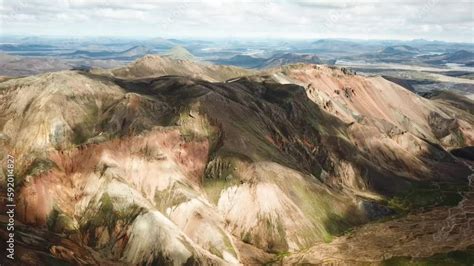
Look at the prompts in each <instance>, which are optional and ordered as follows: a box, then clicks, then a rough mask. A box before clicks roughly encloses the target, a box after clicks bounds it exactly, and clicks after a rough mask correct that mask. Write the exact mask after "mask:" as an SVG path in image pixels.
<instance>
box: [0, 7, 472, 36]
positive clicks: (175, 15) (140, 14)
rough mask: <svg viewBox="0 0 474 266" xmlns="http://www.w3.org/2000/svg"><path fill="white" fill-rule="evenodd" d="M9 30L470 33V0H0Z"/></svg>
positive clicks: (185, 33) (158, 33) (165, 33)
mask: <svg viewBox="0 0 474 266" xmlns="http://www.w3.org/2000/svg"><path fill="white" fill-rule="evenodd" d="M0 1H1V2H0V3H1V4H0V10H1V13H0V20H1V24H0V27H1V31H2V32H3V33H7V34H31V33H32V32H34V33H36V34H45V35H49V34H54V35H72V34H74V35H92V36H93V35H104V34H105V35H121V36H143V37H148V36H162V37H203V38H204V37H224V38H225V37H229V36H232V37H260V38H266V37H272V38H290V37H305V38H320V37H341V38H345V37H347V38H374V39H380V38H391V39H407V38H426V39H445V40H454V41H470V42H472V41H473V36H474V32H473V28H474V19H473V13H474V2H473V1H470V0H456V1H451V0H421V1H420V0H395V1H390V2H388V1H382V0H361V1H357V0H333V1H329V0H325V1H289V0H286V1H285V0H260V1H236V0H225V1H215V0H203V1H166V0H165V1H153V0H136V1H133V2H132V1H128V0H51V1H42V0H0Z"/></svg>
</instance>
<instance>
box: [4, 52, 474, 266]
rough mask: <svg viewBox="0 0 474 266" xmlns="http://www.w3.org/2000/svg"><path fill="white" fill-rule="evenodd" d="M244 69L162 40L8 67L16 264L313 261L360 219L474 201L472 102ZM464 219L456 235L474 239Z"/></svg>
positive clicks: (7, 143) (348, 77)
mask: <svg viewBox="0 0 474 266" xmlns="http://www.w3.org/2000/svg"><path fill="white" fill-rule="evenodd" d="M243 74H254V73H252V72H248V71H244V70H241V69H238V68H232V67H221V66H211V65H200V64H197V63H192V62H189V61H181V60H177V61H176V60H171V59H169V58H163V57H158V56H147V57H145V58H143V59H140V60H138V61H136V62H135V63H133V64H131V65H129V66H128V67H126V68H121V69H116V70H113V71H111V72H108V71H105V70H104V71H92V73H91V72H81V71H63V72H55V73H49V74H43V75H38V76H31V77H25V78H17V79H8V80H5V81H3V82H1V83H0V129H1V135H0V141H1V142H2V145H1V149H0V155H1V156H4V157H5V156H6V154H11V155H13V156H15V158H16V164H15V165H16V169H15V173H16V187H17V199H18V201H17V218H18V230H19V231H20V232H22V233H21V235H20V236H19V238H18V246H19V248H18V258H21V259H20V260H19V261H17V264H18V265H24V264H34V265H49V264H51V263H59V262H68V263H73V264H113V263H116V264H153V263H154V264H158V265H167V264H174V265H181V264H190V265H223V264H238V263H243V264H248V265H250V264H263V263H268V262H272V261H278V260H280V259H283V261H284V262H285V260H288V262H289V263H294V262H297V261H300V260H301V258H300V256H306V255H304V254H307V253H308V254H309V253H311V255H309V256H310V258H308V259H305V260H301V261H304V262H311V263H312V262H315V261H318V259H320V257H317V256H316V255H314V254H319V253H318V251H317V250H319V249H317V248H316V247H319V246H321V245H324V244H323V243H326V244H327V245H328V246H324V247H325V248H326V247H327V248H328V249H329V250H334V247H336V246H335V245H336V244H338V243H341V241H343V240H341V239H343V238H344V236H342V237H338V236H340V235H342V234H344V233H345V232H346V231H347V230H349V229H351V228H353V227H354V226H359V225H362V224H366V223H368V222H369V221H373V220H376V219H380V218H389V217H391V216H392V215H395V214H397V215H405V214H406V213H408V212H411V211H413V210H417V211H420V210H421V209H420V208H445V207H440V206H444V205H454V206H456V205H457V204H464V203H463V202H460V201H461V200H462V197H461V196H460V194H459V192H465V191H466V190H467V189H468V179H467V176H468V175H470V174H471V170H470V169H469V167H468V163H467V162H465V161H462V160H460V159H458V158H456V157H454V156H453V155H451V154H450V153H449V152H447V148H449V147H465V146H467V145H472V136H471V135H469V132H471V133H472V129H471V128H470V127H471V125H472V124H468V123H469V121H472V120H469V119H472V114H470V113H468V112H463V113H460V112H458V111H457V110H458V107H455V106H454V107H451V106H452V105H449V106H450V107H449V108H448V107H447V106H445V105H444V104H441V103H439V102H437V101H436V100H433V101H432V100H429V99H425V98H421V97H419V96H416V95H415V94H412V93H411V92H409V91H407V90H404V89H403V88H401V87H399V86H398V85H395V84H393V83H390V82H389V81H387V80H385V79H383V78H377V77H374V78H364V77H359V76H355V75H353V74H351V73H350V72H349V71H346V70H338V69H331V68H327V67H321V66H316V65H303V64H300V65H293V66H285V67H282V68H277V69H272V70H269V71H268V72H265V73H263V72H262V73H258V75H253V76H249V77H242V78H234V79H232V80H227V79H230V78H233V77H238V76H241V75H243ZM170 75H173V76H170ZM174 75H183V76H186V75H187V76H188V77H183V76H181V77H180V76H174ZM190 76H191V77H190ZM198 78H199V79H198ZM203 79H204V80H203ZM224 80H227V81H226V82H214V83H212V82H210V81H224ZM4 186H5V181H4V179H3V178H2V182H1V189H4ZM448 188H449V189H448ZM407 192H409V193H407ZM420 192H423V193H420ZM420 195H421V196H420ZM4 200H5V199H4V198H2V201H4ZM1 206H5V204H2V205H1ZM457 206H459V205H457ZM463 206H464V205H462V207H463ZM466 206H467V205H466ZM2 208H3V207H2ZM438 210H440V212H442V210H443V209H438ZM2 212H3V210H2ZM436 217H437V218H436V219H439V220H440V221H441V220H442V219H444V218H445V217H443V216H442V215H440V216H436ZM407 219H408V218H407ZM5 221H6V220H5V217H3V216H1V217H0V223H1V224H2V225H4V224H5ZM397 221H398V220H397ZM409 221H412V220H409ZM394 223H396V222H394ZM384 225H387V226H390V224H384ZM3 228H4V226H2V227H1V230H4V229H3ZM380 228H385V227H383V226H382V227H380ZM389 228H392V227H389ZM394 230H395V229H394ZM1 232H2V234H0V238H2V241H4V239H3V238H4V237H5V234H4V231H1ZM395 232H397V231H396V230H395ZM400 232H405V231H403V230H401V231H400ZM363 233H364V231H361V234H363ZM459 237H460V239H461V240H459V241H458V242H459V243H460V244H459V245H457V246H452V247H451V248H450V247H447V246H446V245H445V246H443V248H442V251H443V252H449V251H454V250H458V249H461V248H464V247H468V246H469V245H474V243H473V240H472V239H470V238H469V236H465V235H461V236H459ZM358 239H359V240H358ZM360 239H362V240H360ZM371 239H373V238H369V240H371ZM363 240H364V239H363V238H356V239H355V240H354V241H355V242H347V243H356V244H355V245H361V247H362V244H361V243H360V241H363ZM331 241H333V242H331ZM330 242H331V243H330ZM333 243H334V244H333ZM371 243H372V242H371ZM374 243H375V242H374ZM426 243H428V242H417V243H415V244H416V245H423V244H426ZM461 243H462V244H461ZM428 244H429V243H428ZM374 245H375V244H374ZM341 246H344V243H343V244H341ZM370 247H372V246H370ZM411 248H412V247H411V246H409V245H407V246H402V247H401V250H399V251H397V252H398V253H396V255H397V256H405V255H406V256H413V257H416V256H417V255H416V254H412V253H410V250H411ZM432 251H433V252H435V251H437V249H433V250H432ZM289 252H290V253H291V254H292V255H291V256H290V257H288V258H283V257H284V255H287V254H289ZM300 252H303V253H300ZM305 252H306V253H305ZM360 252H362V251H360ZM367 252H372V249H370V248H368V249H367ZM373 252H376V251H373ZM433 252H431V253H430V252H426V253H423V254H422V255H423V256H430V255H432V253H433ZM313 253H314V254H313ZM355 254H359V255H360V257H361V258H364V259H366V261H368V260H374V261H380V260H381V259H380V257H379V256H378V255H377V254H378V253H377V254H376V253H370V254H365V255H364V254H363V253H355ZM318 256H319V255H318ZM321 256H323V255H321ZM364 256H365V257H364ZM420 256H421V255H420ZM352 258H353V257H351V256H346V257H342V259H341V260H343V261H344V260H346V261H350V260H351V259H352ZM323 259H324V258H323Z"/></svg>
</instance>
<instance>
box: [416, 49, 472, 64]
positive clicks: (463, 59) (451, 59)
mask: <svg viewBox="0 0 474 266" xmlns="http://www.w3.org/2000/svg"><path fill="white" fill-rule="evenodd" d="M420 58H421V59H422V60H423V61H424V62H427V63H430V64H438V65H439V64H446V63H455V64H472V63H473V62H474V53H473V52H469V51H466V50H459V51H455V52H449V53H444V54H440V55H425V56H421V57H420Z"/></svg>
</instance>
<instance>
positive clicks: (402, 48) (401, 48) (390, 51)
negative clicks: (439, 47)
mask: <svg viewBox="0 0 474 266" xmlns="http://www.w3.org/2000/svg"><path fill="white" fill-rule="evenodd" d="M419 52H420V50H419V49H417V48H414V47H411V46H408V45H397V46H389V47H385V48H384V49H383V50H382V51H381V52H380V54H384V55H392V56H394V55H398V56H407V55H409V56H412V55H415V54H418V53H419Z"/></svg>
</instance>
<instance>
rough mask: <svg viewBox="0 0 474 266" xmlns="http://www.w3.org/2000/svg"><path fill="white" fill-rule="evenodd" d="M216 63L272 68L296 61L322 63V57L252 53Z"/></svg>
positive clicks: (216, 61)
mask: <svg viewBox="0 0 474 266" xmlns="http://www.w3.org/2000/svg"><path fill="white" fill-rule="evenodd" d="M214 62H215V63H218V64H223V65H234V66H240V67H246V68H271V67H277V66H282V65H288V64H294V63H309V64H321V63H322V61H321V59H320V58H319V57H318V56H316V55H314V54H296V53H277V54H274V55H272V56H270V57H268V58H261V57H253V56H250V55H236V56H233V57H231V58H229V59H220V60H215V61H214Z"/></svg>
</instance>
